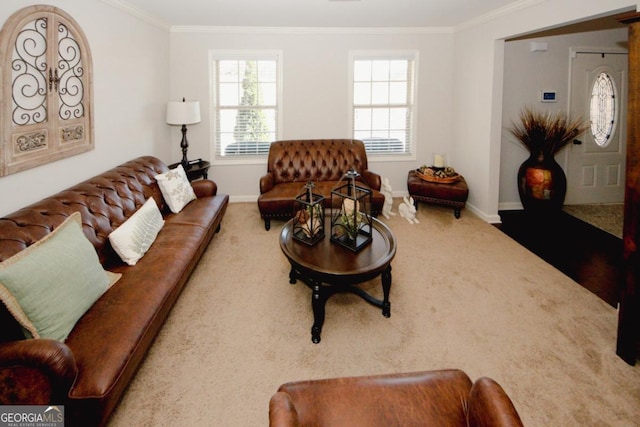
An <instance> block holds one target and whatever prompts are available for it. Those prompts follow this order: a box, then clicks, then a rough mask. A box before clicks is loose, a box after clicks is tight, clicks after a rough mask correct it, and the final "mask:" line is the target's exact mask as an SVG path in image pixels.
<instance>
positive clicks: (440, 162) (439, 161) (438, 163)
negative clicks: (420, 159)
mask: <svg viewBox="0 0 640 427" xmlns="http://www.w3.org/2000/svg"><path fill="white" fill-rule="evenodd" d="M433 166H434V167H436V168H443V167H444V158H443V157H442V156H441V155H440V154H435V155H434V156H433Z"/></svg>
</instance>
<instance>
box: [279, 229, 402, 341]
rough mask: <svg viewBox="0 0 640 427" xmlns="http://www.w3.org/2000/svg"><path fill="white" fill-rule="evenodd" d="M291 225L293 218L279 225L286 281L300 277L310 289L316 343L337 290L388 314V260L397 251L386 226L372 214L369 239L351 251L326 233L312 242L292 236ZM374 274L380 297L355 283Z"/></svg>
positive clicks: (294, 281) (389, 263)
mask: <svg viewBox="0 0 640 427" xmlns="http://www.w3.org/2000/svg"><path fill="white" fill-rule="evenodd" d="M326 220H327V221H329V219H326ZM292 226H293V221H292V220H290V221H289V222H287V223H286V224H285V225H284V226H283V227H282V232H281V233H280V248H281V249H282V252H283V253H284V255H285V256H286V257H287V259H288V260H289V263H290V264H291V272H290V273H289V283H291V284H295V283H296V281H297V279H300V280H301V281H302V282H304V283H305V284H306V285H307V286H308V287H309V288H311V290H312V294H311V307H312V308H313V326H312V327H311V341H313V342H314V343H316V344H317V343H319V342H320V333H321V332H322V325H323V324H324V312H325V309H324V306H325V303H326V302H327V300H328V299H329V298H330V297H331V296H332V295H334V294H336V293H338V292H350V293H353V294H356V295H358V296H360V297H361V298H363V299H364V300H365V301H367V302H368V303H370V304H372V305H374V306H376V307H380V308H382V314H383V315H384V316H385V317H390V316H391V303H390V302H389V291H390V290H391V260H392V259H393V257H394V256H395V254H396V239H395V236H394V235H393V233H392V232H391V230H390V229H389V227H387V226H386V225H385V224H383V223H382V222H380V221H379V220H377V219H376V218H373V228H372V229H373V240H372V242H371V243H370V244H369V245H367V246H366V247H364V248H362V249H360V251H358V252H352V251H350V250H348V249H346V248H344V247H342V246H340V245H338V244H336V243H332V242H331V239H330V238H329V236H326V237H325V238H324V239H322V240H321V241H319V242H318V243H316V244H315V245H313V246H308V245H306V244H304V243H300V242H298V241H296V240H293V239H292V238H291V235H292ZM377 276H381V277H382V292H383V295H384V297H383V299H382V300H379V299H377V298H374V297H373V296H371V295H370V294H368V293H367V292H365V291H364V290H362V289H360V288H358V287H357V286H355V285H357V284H359V283H363V282H366V281H368V280H372V279H374V278H376V277H377Z"/></svg>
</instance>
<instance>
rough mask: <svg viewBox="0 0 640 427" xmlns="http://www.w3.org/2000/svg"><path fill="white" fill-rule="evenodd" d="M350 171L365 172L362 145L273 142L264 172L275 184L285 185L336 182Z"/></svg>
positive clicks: (338, 141)
mask: <svg viewBox="0 0 640 427" xmlns="http://www.w3.org/2000/svg"><path fill="white" fill-rule="evenodd" d="M350 169H355V170H356V171H358V172H359V173H362V172H363V171H365V170H366V169H367V152H366V151H365V148H364V143H363V142H362V141H360V140H356V139H309V140H290V141H276V142H273V143H272V144H271V145H270V147H269V158H268V160H267V171H268V172H272V173H273V175H274V180H275V182H274V184H280V183H284V182H297V181H300V182H307V181H309V180H311V181H339V180H340V178H342V176H343V175H344V174H345V173H346V172H347V171H349V170H350Z"/></svg>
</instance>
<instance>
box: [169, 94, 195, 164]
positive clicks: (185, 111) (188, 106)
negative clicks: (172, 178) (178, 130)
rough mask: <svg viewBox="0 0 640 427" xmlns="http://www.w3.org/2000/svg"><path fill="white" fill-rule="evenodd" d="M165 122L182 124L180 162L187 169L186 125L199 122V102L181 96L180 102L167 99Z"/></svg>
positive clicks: (187, 144)
mask: <svg viewBox="0 0 640 427" xmlns="http://www.w3.org/2000/svg"><path fill="white" fill-rule="evenodd" d="M167 123H168V124H170V125H174V126H182V141H180V148H182V161H181V162H180V163H181V164H182V167H183V168H184V170H188V169H189V168H190V167H191V165H190V164H189V160H187V149H188V148H189V142H188V141H187V125H192V124H195V123H200V102H199V101H189V102H186V101H185V100H184V98H182V102H180V101H169V103H168V104H167Z"/></svg>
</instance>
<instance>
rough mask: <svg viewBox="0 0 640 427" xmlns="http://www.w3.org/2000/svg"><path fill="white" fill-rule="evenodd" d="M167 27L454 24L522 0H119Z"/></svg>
mask: <svg viewBox="0 0 640 427" xmlns="http://www.w3.org/2000/svg"><path fill="white" fill-rule="evenodd" d="M120 3H124V4H127V5H130V6H132V7H133V8H134V9H139V10H140V11H141V12H143V13H144V14H148V15H150V16H151V17H152V18H154V19H158V20H160V21H164V22H165V23H167V24H169V25H172V26H216V27H227V26H234V27H236V26H240V27H250V26H257V27H454V26H456V25H459V24H463V23H465V22H468V21H470V20H472V19H474V18H477V17H480V16H482V15H486V14H489V13H492V12H494V11H498V10H499V9H502V8H508V7H509V6H512V5H515V4H517V3H523V0H123V1H121V2H120Z"/></svg>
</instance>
